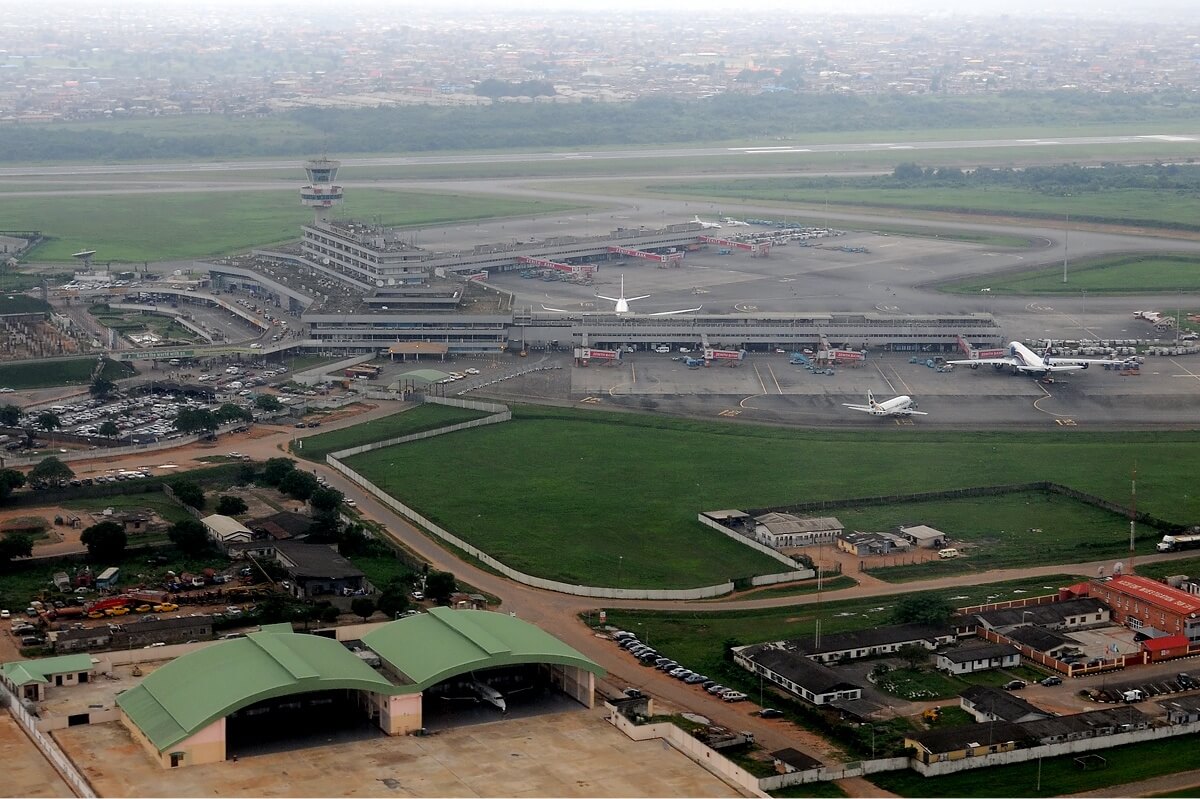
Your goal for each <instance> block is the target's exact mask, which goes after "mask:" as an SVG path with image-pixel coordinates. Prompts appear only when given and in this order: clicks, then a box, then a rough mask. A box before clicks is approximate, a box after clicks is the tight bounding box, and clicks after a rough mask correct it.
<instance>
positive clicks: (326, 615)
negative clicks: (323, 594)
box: [321, 605, 342, 624]
mask: <svg viewBox="0 0 1200 799" xmlns="http://www.w3.org/2000/svg"><path fill="white" fill-rule="evenodd" d="M341 615H342V613H341V611H339V610H338V609H337V608H336V607H334V606H333V605H330V606H329V607H327V608H322V609H321V621H323V622H325V623H326V624H333V623H335V622H336V621H337V620H338V616H341Z"/></svg>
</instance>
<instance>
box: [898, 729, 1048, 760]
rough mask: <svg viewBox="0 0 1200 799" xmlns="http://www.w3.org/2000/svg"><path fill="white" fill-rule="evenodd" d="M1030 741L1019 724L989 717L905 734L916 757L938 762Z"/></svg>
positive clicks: (906, 745)
mask: <svg viewBox="0 0 1200 799" xmlns="http://www.w3.org/2000/svg"><path fill="white" fill-rule="evenodd" d="M1027 741H1028V735H1027V734H1026V733H1025V730H1024V729H1023V728H1022V727H1021V725H1020V724H1013V723H1012V722H1008V721H989V722H986V723H984V724H963V725H961V726H957V727H945V728H935V729H932V730H927V731H925V732H920V733H910V734H909V735H906V736H905V737H904V746H905V747H906V748H912V749H914V750H915V751H916V759H917V760H919V761H921V762H922V763H939V762H942V761H946V760H963V759H965V758H968V757H981V756H983V755H991V754H995V753H997V752H1011V751H1013V750H1014V749H1016V748H1018V747H1019V746H1020V745H1022V744H1023V743H1025V742H1027Z"/></svg>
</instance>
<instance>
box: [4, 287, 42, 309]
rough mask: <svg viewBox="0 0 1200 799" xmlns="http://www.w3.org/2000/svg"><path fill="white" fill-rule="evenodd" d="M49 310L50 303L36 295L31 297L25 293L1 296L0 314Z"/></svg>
mask: <svg viewBox="0 0 1200 799" xmlns="http://www.w3.org/2000/svg"><path fill="white" fill-rule="evenodd" d="M9 291H12V289H9ZM49 310H50V303H48V302H44V301H43V300H41V299H38V298H36V297H30V296H27V295H25V294H9V295H7V296H0V314H10V313H36V312H38V311H43V312H44V311H49Z"/></svg>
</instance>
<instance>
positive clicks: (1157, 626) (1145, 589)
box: [1088, 574, 1200, 643]
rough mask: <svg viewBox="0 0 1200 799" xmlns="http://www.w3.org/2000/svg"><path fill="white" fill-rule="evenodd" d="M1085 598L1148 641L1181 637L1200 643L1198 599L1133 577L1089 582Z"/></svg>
mask: <svg viewBox="0 0 1200 799" xmlns="http://www.w3.org/2000/svg"><path fill="white" fill-rule="evenodd" d="M1088 595H1089V596H1092V597H1095V598H1096V599H1099V600H1100V601H1101V602H1103V603H1104V604H1106V605H1108V606H1109V607H1110V608H1111V609H1112V618H1113V621H1115V622H1117V623H1118V624H1124V625H1125V626H1126V627H1129V628H1130V629H1133V630H1137V631H1139V632H1142V633H1146V634H1147V635H1149V636H1150V637H1151V638H1159V637H1165V636H1183V637H1185V638H1186V639H1187V640H1188V641H1189V642H1191V643H1200V596H1193V595H1191V594H1189V593H1187V592H1186V591H1180V590H1179V589H1178V588H1172V587H1170V586H1169V585H1166V584H1165V583H1160V582H1159V581H1158V580H1151V579H1150V578H1148V577H1138V576H1137V575H1133V574H1122V575H1119V576H1117V577H1111V578H1109V579H1105V580H1092V581H1091V583H1089V585H1088Z"/></svg>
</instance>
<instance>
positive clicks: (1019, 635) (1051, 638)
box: [1002, 624, 1080, 659]
mask: <svg viewBox="0 0 1200 799" xmlns="http://www.w3.org/2000/svg"><path fill="white" fill-rule="evenodd" d="M1002 634H1003V635H1004V637H1005V638H1008V639H1009V640H1010V641H1015V642H1016V643H1018V644H1022V645H1024V646H1027V647H1029V648H1030V649H1032V650H1034V651H1035V652H1042V653H1043V654H1046V655H1049V656H1050V657H1053V658H1060V659H1061V658H1063V657H1066V656H1068V655H1072V654H1078V653H1079V652H1080V643H1079V642H1078V641H1076V640H1075V639H1074V638H1068V637H1067V636H1065V635H1063V634H1062V633H1060V632H1056V631H1055V630H1048V629H1046V628H1045V627H1039V626H1038V625H1036V624H1026V625H1022V626H1017V627H1013V628H1011V629H1008V630H1005V631H1004V633H1002Z"/></svg>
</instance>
